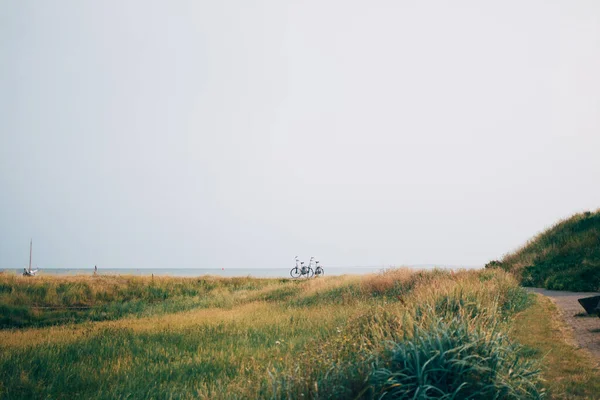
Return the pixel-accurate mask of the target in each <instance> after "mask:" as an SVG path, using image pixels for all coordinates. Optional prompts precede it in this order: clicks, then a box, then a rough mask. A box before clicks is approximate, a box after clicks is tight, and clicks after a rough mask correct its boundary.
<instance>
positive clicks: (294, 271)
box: [290, 256, 315, 278]
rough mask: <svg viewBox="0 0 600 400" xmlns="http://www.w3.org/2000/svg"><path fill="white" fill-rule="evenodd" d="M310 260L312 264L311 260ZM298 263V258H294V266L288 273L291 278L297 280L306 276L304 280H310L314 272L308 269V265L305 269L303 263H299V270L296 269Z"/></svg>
mask: <svg viewBox="0 0 600 400" xmlns="http://www.w3.org/2000/svg"><path fill="white" fill-rule="evenodd" d="M310 260H311V263H312V258H311V259H310ZM298 261H300V260H298V256H296V266H295V267H294V268H292V270H291V271H290V275H291V276H292V278H299V277H301V276H304V275H306V278H311V277H312V276H313V275H314V274H315V271H313V269H312V268H311V267H310V264H309V266H308V267H306V266H304V262H303V261H300V268H298Z"/></svg>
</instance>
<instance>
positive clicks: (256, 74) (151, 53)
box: [0, 0, 600, 268]
mask: <svg viewBox="0 0 600 400" xmlns="http://www.w3.org/2000/svg"><path fill="white" fill-rule="evenodd" d="M599 71H600V2H598V1H597V0H588V1H574V0H554V1H548V0H544V1H541V0H529V1H522V0H509V1H494V2H492V1H479V0H474V1H417V0H395V1H382V0H373V1H348V0H344V1H324V0H319V1H283V0H265V1H249V0H243V1H242V0H240V1H189V2H188V1H161V2H154V1H147V0H140V1H80V0H73V1H58V0H55V1H42V0H38V1H24V0H18V1H16V0H15V1H9V0H0V110H1V112H0V268H22V267H24V266H26V265H27V263H28V256H29V254H28V252H29V239H30V238H33V242H34V264H35V265H36V266H39V267H42V268H51V267H63V268H91V267H93V265H98V266H99V267H129V268H142V267H174V268H175V267H217V268H221V267H224V268H228V267H255V268H260V267H289V266H291V265H292V263H293V258H294V256H295V255H300V256H301V258H305V259H308V257H309V256H311V255H315V256H317V257H318V258H319V259H320V260H321V261H322V263H323V264H324V265H325V266H327V265H330V266H334V265H335V266H350V265H391V264H393V265H400V264H423V263H426V264H443V265H466V266H476V265H483V264H484V263H485V262H487V261H489V260H490V259H495V258H499V257H501V256H502V255H503V254H504V253H506V252H508V251H511V250H514V249H515V248H516V247H518V246H520V245H521V244H523V243H524V242H525V241H526V240H527V239H528V238H530V237H531V236H532V235H534V234H535V233H537V232H539V231H540V230H542V229H544V228H545V227H547V226H549V225H551V224H553V223H555V222H556V221H557V220H558V219H559V218H563V217H567V216H569V215H570V214H572V213H574V212H578V211H583V210H589V209H591V210H595V209H597V208H598V207H600V184H599V182H600V153H599V150H600V72H599Z"/></svg>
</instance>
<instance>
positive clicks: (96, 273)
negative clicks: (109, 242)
mask: <svg viewBox="0 0 600 400" xmlns="http://www.w3.org/2000/svg"><path fill="white" fill-rule="evenodd" d="M94 275H98V266H97V265H94Z"/></svg>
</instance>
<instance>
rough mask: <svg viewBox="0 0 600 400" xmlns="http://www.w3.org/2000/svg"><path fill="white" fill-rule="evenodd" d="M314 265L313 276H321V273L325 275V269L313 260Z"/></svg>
mask: <svg viewBox="0 0 600 400" xmlns="http://www.w3.org/2000/svg"><path fill="white" fill-rule="evenodd" d="M315 265H316V267H315V276H323V275H325V270H324V269H323V267H321V266H320V265H319V262H318V261H315Z"/></svg>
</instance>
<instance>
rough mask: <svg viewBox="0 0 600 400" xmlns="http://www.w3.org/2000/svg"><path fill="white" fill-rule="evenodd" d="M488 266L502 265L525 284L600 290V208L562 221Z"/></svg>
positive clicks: (584, 290) (556, 288)
mask: <svg viewBox="0 0 600 400" xmlns="http://www.w3.org/2000/svg"><path fill="white" fill-rule="evenodd" d="M486 267H501V268H503V269H504V270H506V271H509V272H511V273H513V274H515V276H517V277H519V278H520V280H521V282H522V283H523V285H525V286H535V287H544V288H546V289H553V290H570V291H582V292H593V291H600V211H596V212H585V213H580V214H576V215H574V216H572V217H570V218H568V219H565V220H563V221H560V222H559V223H557V224H556V225H554V226H552V227H551V228H549V229H547V230H546V231H544V232H542V233H540V234H539V235H537V236H536V237H534V238H533V239H531V240H530V241H529V242H528V243H526V244H525V245H524V246H523V247H522V248H520V249H518V250H517V251H515V252H513V253H511V254H508V255H506V256H505V257H504V258H503V259H502V260H500V261H492V262H490V263H488V265H486Z"/></svg>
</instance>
